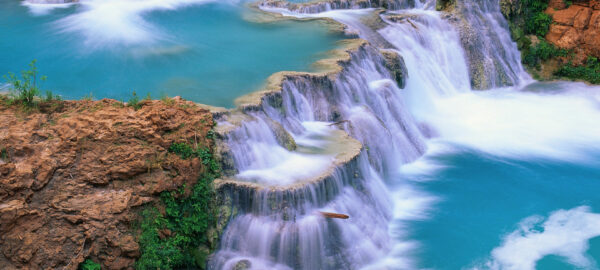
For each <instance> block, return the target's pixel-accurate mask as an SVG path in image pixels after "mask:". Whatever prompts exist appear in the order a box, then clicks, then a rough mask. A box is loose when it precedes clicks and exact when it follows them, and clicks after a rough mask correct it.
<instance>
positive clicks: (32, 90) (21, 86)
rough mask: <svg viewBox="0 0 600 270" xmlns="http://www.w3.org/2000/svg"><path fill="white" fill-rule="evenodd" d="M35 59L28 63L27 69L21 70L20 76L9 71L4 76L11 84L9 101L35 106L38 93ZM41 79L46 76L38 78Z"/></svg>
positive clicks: (44, 78)
mask: <svg viewBox="0 0 600 270" xmlns="http://www.w3.org/2000/svg"><path fill="white" fill-rule="evenodd" d="M35 63H36V60H33V61H31V63H29V70H24V71H21V78H18V77H17V76H16V75H15V74H14V73H12V72H9V73H8V75H6V76H4V78H5V79H6V80H7V81H8V83H9V84H10V85H11V86H12V89H11V101H13V102H19V103H22V104H23V105H25V106H29V107H32V106H35V98H36V97H39V95H40V92H41V91H40V88H39V87H38V70H37V66H36V64H35ZM39 80H41V81H45V80H46V76H42V77H40V78H39Z"/></svg>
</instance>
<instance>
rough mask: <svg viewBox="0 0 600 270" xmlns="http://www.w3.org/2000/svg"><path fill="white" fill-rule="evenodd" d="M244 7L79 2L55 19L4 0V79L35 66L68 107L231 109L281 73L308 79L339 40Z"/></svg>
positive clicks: (176, 1)
mask: <svg viewBox="0 0 600 270" xmlns="http://www.w3.org/2000/svg"><path fill="white" fill-rule="evenodd" d="M246 5H247V3H245V2H233V3H229V2H222V1H221V2H218V3H211V2H206V1H182V0H169V1H138V0H125V1H123V0H121V1H116V0H82V1H81V4H77V5H72V6H65V7H57V8H54V9H51V10H48V9H40V8H39V7H33V8H30V7H27V6H24V5H22V4H21V3H19V2H18V1H12V0H0V33H2V37H1V38H0V73H2V74H6V73H8V72H19V71H21V70H23V69H25V68H26V67H27V64H28V63H29V62H30V61H31V60H33V59H37V63H38V68H39V70H40V73H41V74H43V75H47V76H48V80H47V81H46V82H45V84H44V86H43V88H44V89H50V90H52V91H53V92H54V93H55V94H60V95H62V96H63V98H66V99H78V98H82V97H84V96H88V95H90V94H91V95H93V97H94V98H105V97H106V98H115V99H123V100H127V99H128V98H129V97H130V96H131V93H132V92H133V91H136V92H137V93H138V95H140V96H145V95H146V94H147V93H150V94H151V95H152V97H154V98H158V97H161V96H163V95H168V96H176V95H179V96H182V97H184V98H186V99H189V100H193V101H196V102H200V103H205V104H209V105H215V106H224V107H232V106H233V100H234V99H235V98H236V97H238V96H240V95H243V94H246V93H249V92H252V91H255V90H257V89H258V88H260V87H261V86H262V84H263V83H264V80H265V79H266V78H267V77H268V76H269V75H270V74H272V73H274V72H277V71H281V70H294V71H310V70H311V64H312V63H313V62H314V61H316V60H318V59H320V58H322V57H324V56H325V52H327V51H329V50H331V49H334V48H335V47H336V42H337V41H338V40H340V39H341V38H342V36H341V35H340V34H333V33H332V32H331V31H330V30H329V29H328V28H327V27H326V26H324V25H323V23H321V22H316V21H311V22H299V21H279V22H267V23H261V22H256V21H253V20H252V19H248V18H260V16H257V14H256V12H255V11H252V10H251V9H249V8H248V7H247V6H246ZM259 15H260V14H259Z"/></svg>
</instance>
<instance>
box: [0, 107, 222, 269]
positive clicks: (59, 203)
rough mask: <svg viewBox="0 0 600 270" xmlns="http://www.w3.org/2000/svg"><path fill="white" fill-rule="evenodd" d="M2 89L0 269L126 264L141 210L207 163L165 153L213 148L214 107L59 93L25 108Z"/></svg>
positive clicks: (191, 180) (134, 250)
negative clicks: (59, 97)
mask: <svg viewBox="0 0 600 270" xmlns="http://www.w3.org/2000/svg"><path fill="white" fill-rule="evenodd" d="M4 104H5V102H4V100H3V97H2V96H0V252H1V253H2V254H1V255H0V269H77V267H78V265H79V264H80V263H81V262H83V261H84V260H86V259H91V260H93V261H96V262H99V263H100V264H101V265H102V269H128V268H132V267H133V263H134V262H135V259H136V258H137V257H139V256H140V247H139V246H138V243H137V242H138V239H137V236H136V233H135V232H134V231H133V229H132V228H134V227H135V226H134V224H136V221H137V220H138V219H139V215H138V212H139V210H141V208H142V207H143V206H144V205H146V204H149V203H153V202H157V201H158V195H159V193H161V192H162V191H167V190H175V189H179V190H181V188H189V187H191V186H193V185H194V184H195V183H196V181H197V179H198V176H199V175H200V174H201V173H202V172H203V170H205V168H204V167H205V166H204V165H203V164H202V162H201V161H200V160H199V159H198V158H194V159H187V160H183V159H181V158H180V157H179V156H177V155H175V154H173V153H169V151H168V149H169V147H170V146H171V145H172V144H173V143H175V142H183V141H185V142H195V143H196V144H198V145H202V146H203V147H212V145H211V140H209V139H207V137H209V136H207V134H208V132H209V131H210V130H211V129H212V127H213V120H212V115H211V114H210V113H209V112H208V111H207V110H204V109H201V108H199V107H197V106H195V105H194V103H192V102H187V101H183V100H181V99H178V98H176V99H169V100H165V101H149V100H148V101H142V102H141V105H142V107H141V108H139V109H138V110H135V109H134V108H132V107H128V106H124V104H123V103H120V102H117V101H113V100H106V99H104V100H100V101H54V102H49V103H41V104H40V106H39V109H35V110H34V111H29V112H26V111H23V109H22V108H19V107H17V106H8V105H4Z"/></svg>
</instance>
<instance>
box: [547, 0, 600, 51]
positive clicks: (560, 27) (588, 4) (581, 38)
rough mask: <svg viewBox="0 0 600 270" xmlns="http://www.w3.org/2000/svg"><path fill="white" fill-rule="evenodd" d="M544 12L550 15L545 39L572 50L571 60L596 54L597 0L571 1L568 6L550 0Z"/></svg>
mask: <svg viewBox="0 0 600 270" xmlns="http://www.w3.org/2000/svg"><path fill="white" fill-rule="evenodd" d="M546 13H547V14H549V15H551V16H552V21H553V22H552V24H551V25H550V31H549V32H548V34H547V35H546V40H548V42H550V43H552V44H554V45H556V46H557V47H559V48H561V49H567V50H573V52H575V55H576V57H575V58H574V60H575V61H574V62H577V63H581V62H583V61H584V60H585V59H586V58H587V57H588V56H590V55H591V56H595V57H600V1H599V0H590V1H573V4H572V5H571V6H569V7H567V6H566V4H564V2H563V1H561V0H555V1H550V4H549V6H548V9H546Z"/></svg>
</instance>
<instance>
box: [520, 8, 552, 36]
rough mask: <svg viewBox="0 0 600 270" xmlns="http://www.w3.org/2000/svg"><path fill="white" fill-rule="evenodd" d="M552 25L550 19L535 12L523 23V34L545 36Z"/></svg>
mask: <svg viewBox="0 0 600 270" xmlns="http://www.w3.org/2000/svg"><path fill="white" fill-rule="evenodd" d="M551 23H552V17H550V15H548V14H546V13H544V12H537V13H535V15H533V17H532V18H530V20H527V21H526V23H525V32H526V33H529V34H532V35H537V36H538V37H543V36H546V34H547V33H548V30H549V29H550V24H551Z"/></svg>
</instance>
